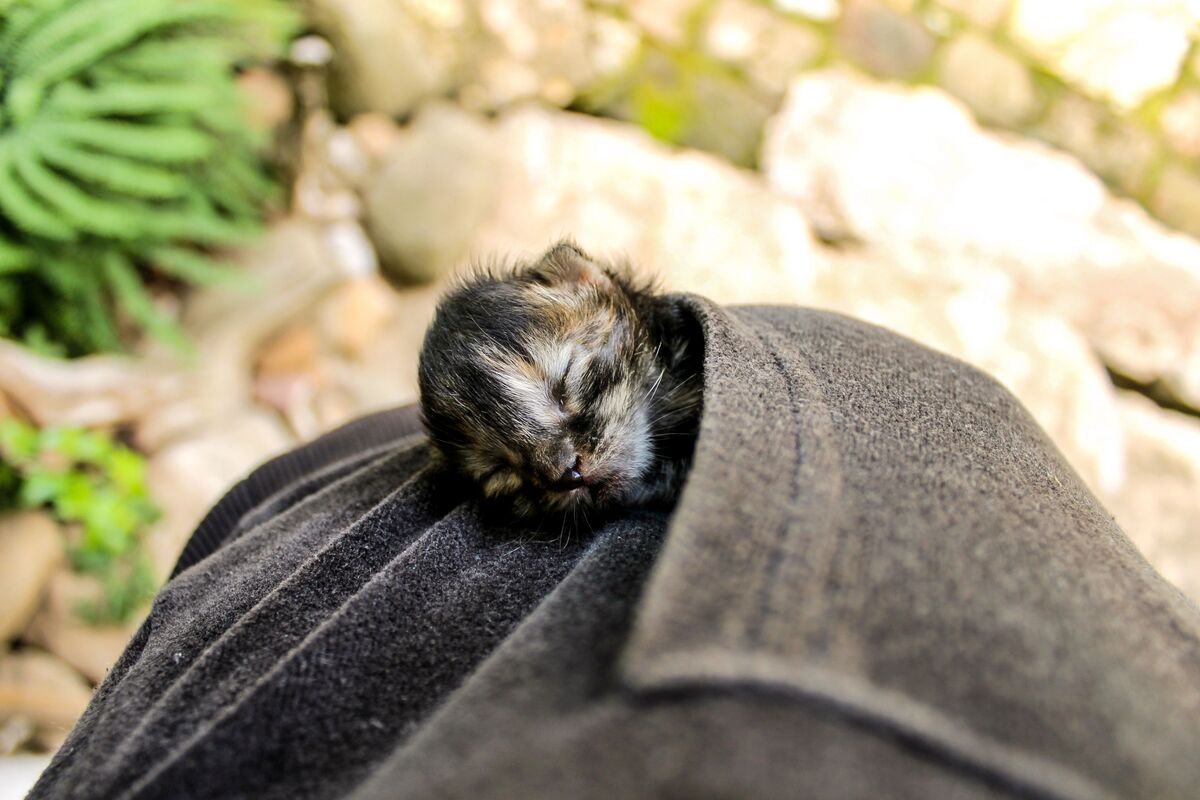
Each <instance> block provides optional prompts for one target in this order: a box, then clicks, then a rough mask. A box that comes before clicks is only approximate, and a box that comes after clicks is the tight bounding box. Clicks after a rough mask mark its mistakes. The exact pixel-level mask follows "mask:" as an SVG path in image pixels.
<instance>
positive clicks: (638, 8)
mask: <svg viewBox="0 0 1200 800" xmlns="http://www.w3.org/2000/svg"><path fill="white" fill-rule="evenodd" d="M699 4H700V0H627V2H626V6H628V13H629V17H630V19H632V20H633V21H634V22H635V23H636V24H637V25H638V26H639V27H641V29H642V30H644V31H645V32H646V33H648V34H650V35H651V36H653V37H654V38H655V39H658V40H659V41H661V42H664V43H666V44H673V45H681V44H683V43H684V42H685V41H686V39H687V35H688V23H689V21H690V20H689V17H690V16H691V15H692V13H693V12H694V11H695V10H696V7H697V6H698V5H699Z"/></svg>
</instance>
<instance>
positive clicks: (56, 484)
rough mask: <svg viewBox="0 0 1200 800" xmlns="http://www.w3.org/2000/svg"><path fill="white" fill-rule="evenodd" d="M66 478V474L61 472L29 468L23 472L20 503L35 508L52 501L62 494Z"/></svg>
mask: <svg viewBox="0 0 1200 800" xmlns="http://www.w3.org/2000/svg"><path fill="white" fill-rule="evenodd" d="M67 480H68V476H67V475H66V474H64V473H61V472H53V471H51V470H46V469H36V468H35V469H30V470H29V471H28V472H27V473H26V474H25V483H24V484H22V485H21V494H20V499H21V505H23V506H25V507H26V508H37V507H38V506H44V505H46V504H47V503H50V502H53V501H54V500H56V499H57V498H58V496H59V495H60V494H62V492H63V488H64V484H65V483H66V482H67Z"/></svg>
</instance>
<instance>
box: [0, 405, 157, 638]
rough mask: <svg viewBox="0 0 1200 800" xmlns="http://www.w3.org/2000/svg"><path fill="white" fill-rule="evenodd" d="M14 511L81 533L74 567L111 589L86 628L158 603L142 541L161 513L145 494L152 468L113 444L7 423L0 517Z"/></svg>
mask: <svg viewBox="0 0 1200 800" xmlns="http://www.w3.org/2000/svg"><path fill="white" fill-rule="evenodd" d="M13 508H48V509H50V510H51V511H52V512H53V513H54V514H55V515H56V516H57V517H58V518H59V519H60V520H62V521H63V522H65V523H68V524H69V525H71V526H72V527H73V528H74V529H75V533H74V534H73V536H72V541H71V543H70V549H69V553H70V557H71V564H72V566H73V568H74V569H75V570H76V571H77V572H80V573H84V574H88V575H94V576H95V577H96V578H97V579H98V580H99V581H100V583H101V585H102V586H103V588H104V593H103V596H102V597H101V598H100V599H99V600H97V601H94V602H89V603H86V604H84V605H81V606H80V608H79V609H78V612H79V614H80V616H82V617H83V618H84V619H85V620H86V621H88V622H92V623H94V624H105V623H113V622H121V621H123V620H125V619H128V618H129V616H130V615H131V614H132V613H133V612H134V611H136V610H137V608H138V607H139V606H141V605H142V604H144V603H145V602H146V601H148V600H149V599H150V598H151V597H153V596H154V592H155V589H156V588H157V581H156V580H155V577H154V572H153V570H152V569H151V566H150V561H149V558H148V557H147V554H146V550H145V547H144V544H143V539H142V534H143V531H144V530H145V528H146V526H147V525H148V524H149V523H150V522H152V521H153V520H154V519H155V518H156V517H157V516H158V509H157V508H155V506H154V503H153V502H152V501H151V499H150V495H149V493H148V491H147V489H146V462H145V459H143V458H142V456H140V455H138V454H137V453H135V452H133V451H132V450H130V449H129V448H127V447H124V446H122V445H120V444H118V443H117V442H114V441H113V439H112V437H110V436H108V435H105V434H102V433H96V432H93V431H87V430H83V429H81V428H73V427H51V428H45V429H42V430H39V429H37V428H35V427H34V426H32V425H30V424H28V423H26V422H21V421H20V420H17V419H14V418H11V417H10V418H6V419H2V420H0V511H4V510H6V509H13Z"/></svg>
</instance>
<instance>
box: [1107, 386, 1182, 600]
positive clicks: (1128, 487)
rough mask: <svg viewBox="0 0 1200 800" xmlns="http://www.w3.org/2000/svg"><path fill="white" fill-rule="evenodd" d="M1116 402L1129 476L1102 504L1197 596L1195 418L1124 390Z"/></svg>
mask: <svg viewBox="0 0 1200 800" xmlns="http://www.w3.org/2000/svg"><path fill="white" fill-rule="evenodd" d="M1118 407H1119V409H1120V414H1121V421H1122V424H1123V427H1124V429H1125V435H1126V441H1127V448H1128V453H1129V474H1130V476H1131V478H1130V479H1129V480H1128V481H1126V482H1125V483H1123V484H1122V486H1121V487H1119V489H1117V490H1116V491H1114V492H1112V493H1111V494H1110V495H1109V496H1108V497H1107V498H1106V501H1107V505H1108V506H1109V507H1110V508H1111V509H1112V511H1113V513H1114V514H1115V515H1116V517H1117V521H1118V522H1120V523H1121V525H1122V527H1124V528H1125V530H1126V531H1128V532H1129V534H1130V536H1131V537H1133V540H1134V542H1135V543H1136V544H1137V546H1138V549H1140V550H1141V551H1142V553H1143V554H1144V555H1145V556H1146V558H1147V559H1148V560H1149V561H1150V562H1151V563H1152V564H1154V566H1155V568H1156V569H1157V570H1158V571H1159V572H1161V573H1162V574H1163V575H1164V576H1165V577H1166V578H1167V579H1168V580H1170V581H1171V582H1173V583H1174V584H1175V585H1176V586H1178V587H1179V588H1180V589H1182V590H1183V592H1184V593H1185V594H1187V595H1188V596H1189V597H1191V598H1192V599H1193V600H1197V601H1200V420H1197V419H1195V418H1194V417H1187V416H1184V415H1182V414H1176V413H1174V412H1170V411H1164V410H1162V409H1161V408H1159V407H1157V406H1155V405H1154V404H1153V403H1151V402H1150V401H1148V400H1146V399H1144V398H1142V397H1139V396H1137V395H1133V394H1129V393H1122V394H1121V395H1120V400H1119V406H1118ZM1133 476H1145V477H1146V479H1143V480H1138V479H1136V478H1135V477H1133Z"/></svg>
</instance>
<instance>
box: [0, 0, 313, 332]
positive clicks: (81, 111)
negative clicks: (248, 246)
mask: <svg viewBox="0 0 1200 800" xmlns="http://www.w3.org/2000/svg"><path fill="white" fill-rule="evenodd" d="M293 24H294V15H293V13H292V12H291V10H290V8H289V7H288V6H287V5H285V4H284V3H282V2H280V0H0V335H4V336H10V337H15V338H19V339H22V340H24V341H25V342H26V343H28V344H30V345H32V346H35V347H38V348H39V349H42V350H50V351H54V352H57V353H59V354H64V355H78V354H83V353H88V352H92V351H96V350H111V349H118V348H119V347H120V343H121V332H122V329H123V326H124V325H126V324H128V325H132V326H135V327H141V328H143V329H146V330H148V331H150V332H151V333H153V334H156V335H158V336H159V337H161V338H165V339H168V340H173V341H176V342H179V341H181V339H180V335H179V333H178V331H177V329H176V328H175V327H174V325H173V324H172V323H170V322H169V321H168V318H167V317H166V316H165V315H164V314H163V313H162V312H161V311H160V310H159V309H158V308H157V306H156V304H155V302H154V301H153V299H152V296H151V294H150V292H149V291H148V290H147V288H146V286H145V285H144V283H145V281H146V280H147V279H148V278H151V277H152V276H153V279H154V280H158V281H161V282H164V283H170V282H174V281H181V282H184V283H203V282H209V281H213V280H216V279H219V278H220V277H221V276H223V275H224V274H225V269H224V268H222V267H220V266H219V265H218V264H217V263H216V262H214V260H213V259H211V258H210V257H209V255H208V254H207V253H208V250H209V249H210V248H212V247H215V246H218V245H223V244H228V243H231V242H235V241H239V240H242V239H244V238H245V237H246V236H248V235H249V234H251V233H253V232H254V231H255V230H256V229H257V228H258V226H259V225H260V224H261V215H262V208H263V204H264V202H265V201H266V200H267V199H268V198H269V197H270V196H271V194H272V192H273V190H274V184H273V181H272V180H271V178H270V177H269V176H268V174H267V173H266V171H265V170H264V168H263V164H262V160H261V158H260V152H261V148H262V144H263V141H262V139H263V134H262V133H261V132H255V131H254V130H252V129H251V128H250V127H249V126H248V125H247V124H246V121H245V115H244V111H245V109H244V108H243V99H242V97H241V95H240V93H239V91H238V87H237V84H236V80H235V77H236V76H235V74H234V67H235V66H236V65H237V64H239V63H241V62H242V61H244V60H246V59H248V58H252V57H257V56H265V55H268V54H270V53H272V52H273V51H275V50H277V49H278V48H279V47H280V46H281V45H282V43H283V42H284V41H286V38H287V33H288V32H289V31H290V30H291V27H292V26H293Z"/></svg>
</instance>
